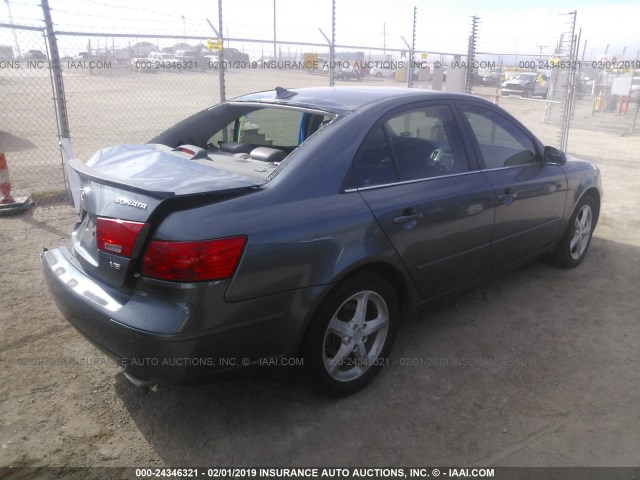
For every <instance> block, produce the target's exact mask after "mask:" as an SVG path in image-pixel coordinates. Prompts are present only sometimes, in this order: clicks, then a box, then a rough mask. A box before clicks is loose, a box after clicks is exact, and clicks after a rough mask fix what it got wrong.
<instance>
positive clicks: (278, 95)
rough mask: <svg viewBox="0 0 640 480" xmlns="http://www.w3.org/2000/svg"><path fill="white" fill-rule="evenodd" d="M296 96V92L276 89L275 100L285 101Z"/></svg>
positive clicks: (280, 88)
mask: <svg viewBox="0 0 640 480" xmlns="http://www.w3.org/2000/svg"><path fill="white" fill-rule="evenodd" d="M297 94H298V92H292V91H291V90H287V89H286V88H282V87H276V98H282V99H287V98H291V97H293V96H294V95H297Z"/></svg>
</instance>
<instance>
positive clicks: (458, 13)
mask: <svg viewBox="0 0 640 480" xmlns="http://www.w3.org/2000/svg"><path fill="white" fill-rule="evenodd" d="M0 1H2V0H0ZM7 1H8V4H7ZM49 3H50V6H51V9H52V18H53V22H54V24H55V28H56V29H57V30H59V31H82V32H107V33H131V34H132V35H133V34H136V33H137V34H142V33H145V34H158V33H163V34H168V35H177V36H182V35H193V36H205V37H206V36H211V37H213V36H214V35H213V32H212V30H211V28H210V27H209V25H208V24H207V22H206V19H207V18H208V19H210V20H211V21H212V23H213V24H214V25H215V26H216V27H217V26H218V2H217V0H183V1H181V2H176V1H175V0H136V1H135V2H132V1H131V0H49ZM274 3H275V5H276V37H277V39H278V40H280V41H288V42H310V43H325V40H324V38H323V37H322V35H321V33H320V32H319V30H318V29H319V28H320V29H322V30H323V31H324V32H325V33H326V34H327V35H328V36H330V34H331V5H332V2H331V0H312V1H308V0H297V1H296V0H275V2H274V0H223V1H222V5H223V11H222V17H223V24H224V32H223V33H224V35H225V36H227V37H230V38H250V39H260V40H264V41H265V43H263V44H256V43H251V42H244V41H239V42H231V43H229V44H227V46H234V47H236V48H241V49H243V50H245V51H247V52H248V53H249V54H250V56H251V58H252V59H256V58H257V57H259V56H261V54H265V55H268V54H270V53H272V50H273V46H272V45H270V44H269V42H272V41H273V9H274ZM414 6H415V7H417V16H416V26H417V28H416V32H417V33H416V50H417V51H424V52H447V53H466V50H467V39H468V36H469V35H470V30H471V16H472V15H477V16H478V17H480V23H479V30H478V46H477V49H478V51H480V52H492V53H500V54H517V55H519V56H521V57H522V58H526V56H527V55H532V54H539V53H541V54H542V55H543V56H546V55H549V56H551V55H552V54H553V51H554V48H555V45H556V44H557V42H558V39H559V38H560V35H561V33H563V32H570V31H571V23H570V20H571V19H572V17H571V16H570V15H566V14H567V13H569V12H572V11H577V17H576V19H577V22H576V34H577V33H578V30H579V29H580V28H582V36H581V52H582V50H583V47H584V42H585V40H586V41H587V46H586V49H584V52H585V58H586V59H595V58H597V57H599V56H601V55H603V54H604V53H605V50H607V46H608V53H609V57H612V56H614V55H616V56H617V58H618V59H621V58H622V54H623V51H625V50H626V53H625V58H626V59H629V60H634V59H635V58H636V55H637V54H638V49H640V29H638V25H637V19H640V1H635V2H628V1H615V0H614V1H612V2H608V3H604V2H602V1H600V2H597V1H594V0H586V1H585V0H582V1H580V2H576V1H574V0H537V1H536V2H517V1H514V0H485V1H484V2H477V1H475V0H446V1H439V2H436V1H434V0H394V1H393V2H391V1H389V0H336V19H337V20H336V44H337V45H353V46H364V47H372V48H378V49H380V50H382V49H383V47H384V46H385V45H386V47H387V48H388V49H403V48H406V47H405V43H404V41H403V40H402V37H404V38H405V39H406V40H407V42H409V43H411V34H412V23H413V9H414ZM9 7H10V8H11V11H12V14H13V21H14V23H15V24H18V25H32V26H42V25H43V22H42V10H41V6H40V2H39V0H4V1H3V2H2V3H1V4H0V22H4V23H9V16H8V10H9ZM31 37H33V35H32V34H31ZM135 40H136V39H135V38H134V37H132V38H130V39H114V40H112V41H111V42H112V46H114V47H115V48H118V47H125V46H126V45H127V44H128V43H130V42H132V41H135ZM138 40H140V39H138ZM142 40H144V39H142ZM99 41H100V40H94V41H93V43H94V45H95V43H96V42H99ZM102 41H103V42H105V40H104V39H103V40H102ZM19 42H20V43H21V45H22V44H23V43H24V44H26V43H29V42H31V43H34V42H35V41H34V40H33V39H32V38H31V39H27V36H26V35H22V34H21V35H20V36H19ZM59 42H60V48H61V51H62V54H63V55H75V54H77V52H78V51H83V50H86V42H87V39H86V38H81V37H62V38H60V39H59ZM152 42H157V43H158V44H159V46H160V47H162V46H167V45H170V44H172V43H175V40H172V41H169V40H167V41H164V40H152ZM11 43H13V40H12V39H11V38H10V37H9V35H8V33H7V29H0V45H8V44H11ZM36 43H37V42H36ZM191 43H195V42H194V41H191ZM25 46H26V45H25ZM25 46H22V48H23V49H24V47H25ZM625 47H626V48H625ZM31 48H35V47H31ZM281 49H282V50H281V51H283V52H289V53H292V52H294V51H295V52H302V51H321V52H322V51H324V50H326V49H323V47H310V46H307V47H302V46H300V47H296V46H282V47H281Z"/></svg>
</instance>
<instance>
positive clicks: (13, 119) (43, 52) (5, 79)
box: [0, 25, 65, 202]
mask: <svg viewBox="0 0 640 480" xmlns="http://www.w3.org/2000/svg"><path fill="white" fill-rule="evenodd" d="M16 44H18V45H20V47H19V50H18V51H15V52H14V49H15V47H13V48H12V47H8V48H7V46H12V45H13V46H15V45H16ZM0 46H3V48H2V49H1V50H0V88H1V89H2V95H1V96H0V98H1V100H0V151H2V152H4V154H5V156H6V160H7V166H8V171H9V175H10V178H11V184H12V195H13V197H14V198H15V199H16V200H19V199H21V198H23V197H26V196H28V195H30V194H33V193H35V194H36V196H37V197H38V198H40V200H41V201H44V202H46V201H48V200H49V199H50V198H51V196H52V195H53V196H56V195H57V194H59V193H60V192H61V191H62V192H64V188H65V178H64V172H63V170H62V158H61V156H60V149H59V148H58V125H57V120H56V119H57V116H56V110H55V105H54V102H53V93H52V78H51V70H50V68H49V62H48V59H47V51H48V50H47V44H46V37H45V33H44V30H43V29H41V28H28V27H12V26H8V25H0ZM58 196H59V195H58Z"/></svg>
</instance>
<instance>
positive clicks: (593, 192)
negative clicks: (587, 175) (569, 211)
mask: <svg viewBox="0 0 640 480" xmlns="http://www.w3.org/2000/svg"><path fill="white" fill-rule="evenodd" d="M586 196H590V197H591V198H593V200H594V203H595V210H596V211H595V212H593V214H594V217H595V218H594V221H595V222H597V221H598V218H600V200H601V195H600V191H599V190H598V189H597V188H596V187H594V186H590V187H588V188H587V189H586V190H585V191H584V192H583V193H582V195H580V198H579V199H578V201H577V202H576V205H577V204H578V203H580V201H581V200H582V199H583V198H584V197H586Z"/></svg>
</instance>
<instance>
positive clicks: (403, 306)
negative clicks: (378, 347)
mask: <svg viewBox="0 0 640 480" xmlns="http://www.w3.org/2000/svg"><path fill="white" fill-rule="evenodd" d="M366 273H374V274H377V275H379V276H381V277H382V278H384V279H385V280H387V281H388V282H389V285H390V286H391V288H393V290H394V291H395V293H396V295H397V296H398V308H399V310H400V318H403V317H404V315H405V313H406V312H407V311H409V310H410V307H411V304H412V299H413V298H414V295H415V293H413V291H412V285H411V283H410V280H409V279H407V277H406V276H405V274H404V273H403V272H402V271H401V270H400V269H399V268H398V267H397V266H395V265H392V264H390V263H387V262H384V261H380V260H377V261H373V262H370V263H366V264H361V265H356V266H354V267H353V268H351V269H349V270H346V271H344V272H342V274H341V275H339V276H338V277H337V278H336V280H335V282H332V283H331V284H330V286H329V288H326V289H325V291H324V292H323V293H322V296H321V297H320V298H319V299H318V301H317V302H316V305H315V307H314V308H313V309H312V310H310V313H309V315H308V317H307V318H306V319H305V325H304V328H302V329H301V335H300V337H299V339H298V342H297V345H298V346H297V351H298V354H301V353H302V348H303V347H304V343H305V338H306V337H307V334H308V332H309V329H310V327H311V323H312V320H313V317H314V315H315V314H316V311H317V310H318V308H320V306H321V305H322V304H323V302H324V301H325V300H326V298H327V297H328V296H329V295H330V294H331V292H333V291H334V290H335V289H336V288H337V287H338V286H339V285H340V284H342V283H343V282H344V281H346V280H348V279H349V278H352V277H354V276H356V275H361V274H366Z"/></svg>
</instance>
